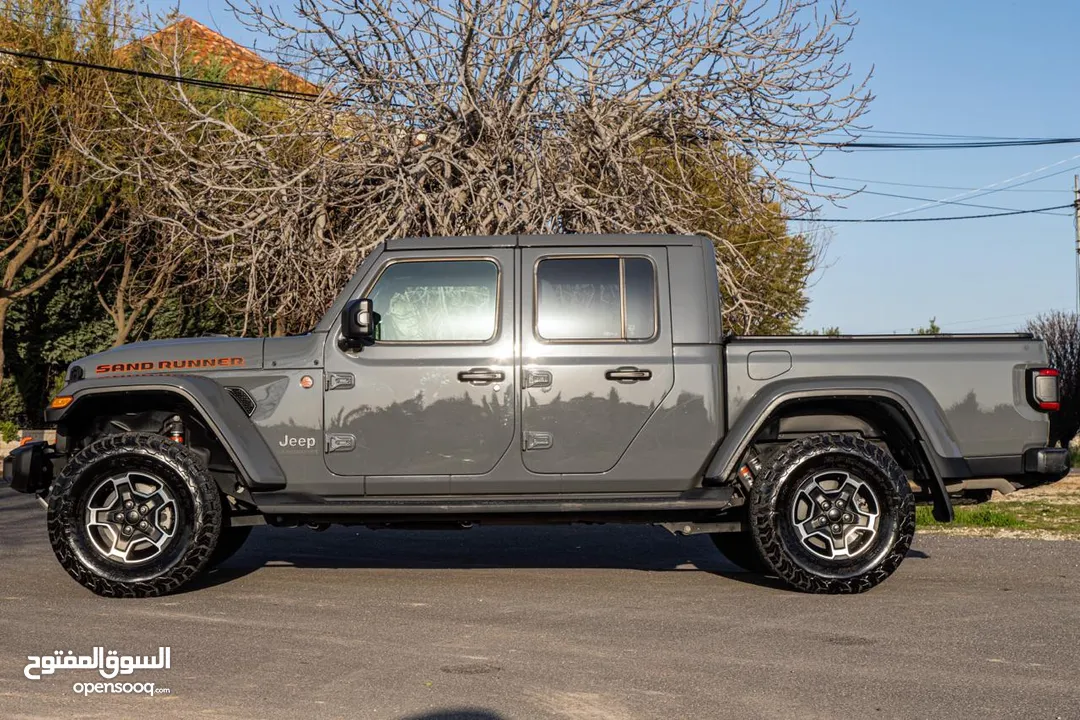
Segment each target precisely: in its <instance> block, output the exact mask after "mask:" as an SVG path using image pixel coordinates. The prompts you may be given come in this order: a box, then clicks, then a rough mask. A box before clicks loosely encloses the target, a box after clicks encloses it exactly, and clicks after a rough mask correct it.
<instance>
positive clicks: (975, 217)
mask: <svg viewBox="0 0 1080 720" xmlns="http://www.w3.org/2000/svg"><path fill="white" fill-rule="evenodd" d="M1071 207H1073V204H1072V203H1069V204H1067V205H1054V206H1051V207H1044V208H1031V209H1030V210H1009V211H1007V212H999V213H983V214H981V215H950V216H948V217H931V218H898V217H878V218H859V219H855V218H791V219H792V220H802V221H804V222H823V223H916V222H947V221H950V220H981V219H983V218H995V217H1008V216H1009V215H1030V214H1032V213H1044V212H1047V211H1049V210H1064V209H1065V208H1071Z"/></svg>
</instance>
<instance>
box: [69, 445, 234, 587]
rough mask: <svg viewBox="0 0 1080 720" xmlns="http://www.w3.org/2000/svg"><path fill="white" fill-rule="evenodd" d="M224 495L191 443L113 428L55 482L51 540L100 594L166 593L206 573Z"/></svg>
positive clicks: (79, 577)
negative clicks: (114, 431) (115, 433)
mask: <svg viewBox="0 0 1080 720" xmlns="http://www.w3.org/2000/svg"><path fill="white" fill-rule="evenodd" d="M218 493H219V491H218V487H217V484H216V483H215V482H214V479H213V478H212V477H211V476H210V474H209V473H208V472H207V470H206V469H205V468H204V467H203V465H202V463H201V462H200V460H199V458H198V456H197V455H195V453H193V452H192V451H191V450H189V449H188V448H186V447H184V446H183V445H179V444H177V443H174V442H172V441H171V440H168V439H166V438H164V437H162V436H160V435H155V434H151V433H124V434H121V435H110V436H108V437H105V438H102V439H100V440H97V441H95V442H93V443H91V444H90V445H89V446H87V447H86V448H84V449H83V450H81V451H79V453H78V454H77V455H75V456H74V457H73V458H71V460H70V461H69V462H68V463H67V465H66V466H65V467H64V469H63V471H62V472H61V473H60V476H59V477H58V478H57V480H56V482H55V483H54V484H53V487H52V489H51V491H50V493H49V512H48V526H49V541H50V543H51V544H52V548H53V552H54V553H55V554H56V558H57V560H59V561H60V564H61V565H62V566H63V568H64V569H65V570H66V571H67V572H68V574H69V575H71V576H72V577H73V578H75V580H77V581H78V582H79V583H81V584H82V585H83V586H85V587H87V588H89V589H90V590H92V591H93V592H95V593H97V594H98V595H103V596H105V597H152V596H155V595H164V594H166V593H171V592H174V591H176V590H177V589H179V588H180V587H181V586H183V585H184V584H185V583H187V582H188V581H190V580H192V579H193V578H195V577H196V576H198V575H199V573H200V572H201V571H202V570H203V568H205V567H206V565H207V563H208V562H209V560H210V557H211V554H212V553H213V552H214V549H215V548H216V547H217V545H218V539H219V536H220V533H221V525H222V516H221V500H220V497H219V494H218Z"/></svg>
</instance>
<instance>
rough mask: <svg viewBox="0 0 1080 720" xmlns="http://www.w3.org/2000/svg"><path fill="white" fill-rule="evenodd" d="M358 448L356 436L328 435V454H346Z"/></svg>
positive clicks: (344, 434) (345, 434)
mask: <svg viewBox="0 0 1080 720" xmlns="http://www.w3.org/2000/svg"><path fill="white" fill-rule="evenodd" d="M355 447H356V436H355V435H349V434H348V433H327V434H326V452H328V453H332V452H346V451H348V450H352V449H353V448H355Z"/></svg>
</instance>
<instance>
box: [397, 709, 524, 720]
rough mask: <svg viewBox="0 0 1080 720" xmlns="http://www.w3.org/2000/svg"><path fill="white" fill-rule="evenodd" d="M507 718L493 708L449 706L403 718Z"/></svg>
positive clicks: (412, 719)
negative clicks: (492, 709)
mask: <svg viewBox="0 0 1080 720" xmlns="http://www.w3.org/2000/svg"><path fill="white" fill-rule="evenodd" d="M505 718H506V716H505V715H500V714H499V713H497V712H492V711H491V710H482V709H478V708H447V709H445V710H432V711H430V712H426V713H422V714H420V715H406V716H404V717H403V718H401V720H505Z"/></svg>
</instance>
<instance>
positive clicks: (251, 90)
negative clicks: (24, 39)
mask: <svg viewBox="0 0 1080 720" xmlns="http://www.w3.org/2000/svg"><path fill="white" fill-rule="evenodd" d="M0 55H10V56H12V57H17V58H22V59H24V60H37V61H39V62H51V63H57V64H59V65H69V66H71V67H79V68H85V69H87V70H98V71H100V72H111V73H116V74H118V75H128V76H130V77H140V78H146V79H149V80H161V81H164V82H176V83H181V84H184V85H194V86H197V87H202V88H208V89H212V90H232V91H234V92H242V93H248V94H252V95H265V96H272V97H280V98H285V99H290V100H308V101H311V100H315V99H316V98H318V97H321V96H320V94H319V93H309V92H303V91H300V90H281V89H275V88H267V87H258V86H256V85H241V84H238V83H229V82H221V81H218V80H203V79H200V78H190V77H184V76H182V75H166V74H163V73H156V72H150V71H148V70H134V69H132V68H123V67H116V66H115V65H101V64H98V63H91V62H85V61H82V60H65V59H63V58H56V57H50V56H48V55H38V54H37V53H27V52H19V51H17V50H6V49H3V48H0Z"/></svg>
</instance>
